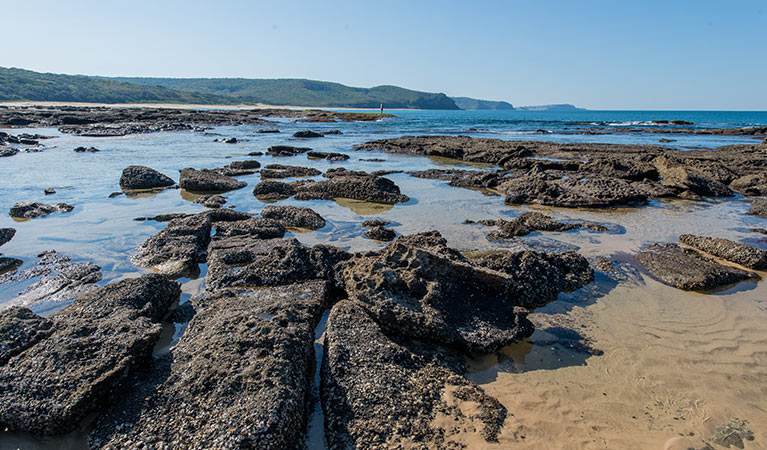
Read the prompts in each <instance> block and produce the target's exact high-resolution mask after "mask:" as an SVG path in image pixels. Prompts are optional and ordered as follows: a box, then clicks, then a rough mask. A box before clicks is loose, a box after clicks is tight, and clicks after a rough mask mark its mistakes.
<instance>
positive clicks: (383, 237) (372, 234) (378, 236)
mask: <svg viewBox="0 0 767 450" xmlns="http://www.w3.org/2000/svg"><path fill="white" fill-rule="evenodd" d="M363 234H364V235H365V236H366V237H368V238H370V239H373V240H374V241H381V242H388V241H391V240H393V239H394V238H395V237H397V233H395V232H394V230H390V229H388V228H384V227H372V228H370V229H369V230H367V231H365V232H364V233H363Z"/></svg>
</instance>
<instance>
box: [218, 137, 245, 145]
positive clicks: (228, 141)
mask: <svg viewBox="0 0 767 450" xmlns="http://www.w3.org/2000/svg"><path fill="white" fill-rule="evenodd" d="M214 141H215V142H223V143H224V144H236V143H238V142H240V141H239V140H238V139H237V138H233V137H231V138H218V139H214Z"/></svg>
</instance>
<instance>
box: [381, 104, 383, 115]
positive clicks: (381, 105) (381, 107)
mask: <svg viewBox="0 0 767 450" xmlns="http://www.w3.org/2000/svg"><path fill="white" fill-rule="evenodd" d="M381 114H383V103H381Z"/></svg>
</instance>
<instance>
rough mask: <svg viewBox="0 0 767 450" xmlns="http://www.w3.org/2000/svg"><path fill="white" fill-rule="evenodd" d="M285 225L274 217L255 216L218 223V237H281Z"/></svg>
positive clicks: (283, 233)
mask: <svg viewBox="0 0 767 450" xmlns="http://www.w3.org/2000/svg"><path fill="white" fill-rule="evenodd" d="M284 235H285V227H284V226H282V224H281V223H280V222H278V221H276V220H274V219H268V218H261V217H254V218H251V219H247V220H239V221H236V222H222V223H219V224H217V225H216V235H215V237H216V238H223V237H232V236H250V237H253V238H255V239H272V238H281V237H283V236H284Z"/></svg>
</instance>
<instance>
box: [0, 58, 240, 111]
mask: <svg viewBox="0 0 767 450" xmlns="http://www.w3.org/2000/svg"><path fill="white" fill-rule="evenodd" d="M23 100H27V101H57V102H89V103H198V104H232V103H237V101H236V100H234V99H232V98H230V97H225V96H220V95H212V94H203V93H198V92H183V91H176V90H173V89H168V88H166V87H160V86H140V85H136V84H130V83H122V82H118V81H112V80H105V79H100V78H93V77H87V76H82V75H59V74H52V73H39V72H33V71H31V70H23V69H16V68H10V69H8V68H4V67H0V101H23Z"/></svg>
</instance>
